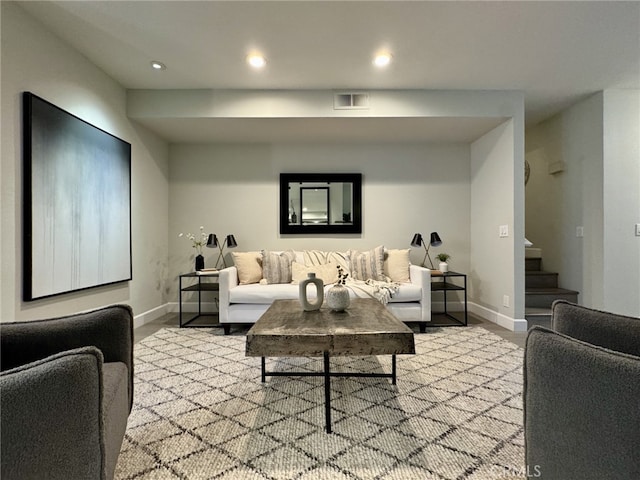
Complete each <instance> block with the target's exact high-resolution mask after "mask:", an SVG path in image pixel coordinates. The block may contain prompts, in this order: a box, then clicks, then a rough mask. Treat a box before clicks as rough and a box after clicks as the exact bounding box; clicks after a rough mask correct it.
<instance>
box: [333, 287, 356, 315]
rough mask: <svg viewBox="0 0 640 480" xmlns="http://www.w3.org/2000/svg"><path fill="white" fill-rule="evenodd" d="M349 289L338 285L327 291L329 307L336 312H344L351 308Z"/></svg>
mask: <svg viewBox="0 0 640 480" xmlns="http://www.w3.org/2000/svg"><path fill="white" fill-rule="evenodd" d="M350 303H351V299H350V298H349V289H348V288H347V287H345V286H344V285H341V284H339V283H337V284H336V285H334V286H333V287H331V288H330V289H329V290H327V306H328V307H329V308H330V309H331V310H333V311H334V312H342V311H344V310H346V309H347V308H348V307H349V304H350Z"/></svg>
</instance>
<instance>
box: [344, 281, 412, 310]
mask: <svg viewBox="0 0 640 480" xmlns="http://www.w3.org/2000/svg"><path fill="white" fill-rule="evenodd" d="M345 287H347V288H348V289H350V290H351V291H352V292H353V293H354V294H355V295H356V297H358V298H375V299H376V300H378V301H379V302H381V303H382V304H384V305H386V304H387V303H388V302H389V300H390V299H391V297H393V295H394V294H395V293H397V292H398V289H399V288H400V284H399V283H397V282H381V281H379V280H372V279H369V280H366V281H363V280H353V279H350V280H347V284H346V285H345Z"/></svg>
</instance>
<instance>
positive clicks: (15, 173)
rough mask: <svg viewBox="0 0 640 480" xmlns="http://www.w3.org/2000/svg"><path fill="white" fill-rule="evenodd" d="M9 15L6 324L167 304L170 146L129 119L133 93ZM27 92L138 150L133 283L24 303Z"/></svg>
mask: <svg viewBox="0 0 640 480" xmlns="http://www.w3.org/2000/svg"><path fill="white" fill-rule="evenodd" d="M0 8H1V12H2V18H1V21H2V45H1V48H2V52H1V53H2V57H1V58H2V78H1V81H2V92H1V94H2V97H1V102H2V109H1V111H2V112H1V115H2V131H1V135H2V137H1V138H2V141H1V152H2V162H1V166H0V180H1V182H2V202H1V204H2V210H1V222H0V229H1V230H0V232H1V233H0V242H1V243H0V250H1V261H2V265H1V268H0V275H1V282H2V283H1V284H0V320H1V321H3V322H5V321H14V320H30V319H34V318H44V317H50V316H57V315H65V314H68V313H72V312H77V311H80V310H87V309H90V308H95V307H99V306H102V305H107V304H112V303H127V304H130V305H131V306H132V307H133V310H134V312H135V314H140V313H143V312H149V311H152V310H154V309H157V308H158V307H159V306H161V305H164V304H165V303H166V302H167V300H168V296H167V291H166V283H167V257H168V238H167V230H168V226H167V225H168V215H167V212H168V200H169V195H168V183H169V181H168V146H167V143H166V142H165V141H163V140H161V139H160V138H158V137H157V136H156V135H154V134H152V133H150V132H149V131H148V130H146V129H144V128H141V127H140V126H138V125H136V124H135V123H134V122H132V121H130V120H129V119H128V117H127V115H126V91H125V89H124V88H122V87H121V86H120V85H119V84H118V83H117V82H115V81H114V80H113V79H111V78H110V77H109V76H108V75H107V74H105V72H103V71H102V70H100V69H99V68H98V67H97V66H95V65H93V64H92V63H90V62H89V61H88V60H87V59H86V58H85V57H84V56H82V55H81V54H80V53H78V52H77V51H76V50H74V49H72V48H70V47H69V46H68V45H67V44H66V43H65V42H63V41H62V40H60V39H59V38H58V37H56V36H54V35H53V34H51V33H49V32H48V31H47V30H45V29H44V28H43V27H42V25H41V24H40V23H39V22H37V21H35V20H34V19H33V18H32V17H31V16H29V15H28V14H26V13H25V12H24V11H23V10H22V8H21V7H20V6H18V5H16V4H15V3H12V2H1V3H0ZM23 91H31V92H33V93H35V94H36V95H38V96H40V97H42V98H44V99H46V100H48V101H50V102H51V103H54V104H55V105H57V106H59V107H60V108H63V109H65V110H67V111H69V112H71V113H73V114H74V115H76V116H78V117H80V118H82V119H84V120H86V121H88V122H90V123H92V124H94V125H96V126H98V127H99V128H102V129H103V130H106V131H108V132H110V133H112V134H113V135H116V136H118V137H120V138H122V139H123V140H125V141H127V142H129V143H131V146H132V159H131V160H132V161H131V168H132V249H133V280H132V281H130V282H122V283H118V284H115V285H111V286H105V287H97V288H93V289H89V290H84V291H81V292H76V293H72V294H67V295H63V296H59V297H55V298H51V299H43V300H38V301H33V302H23V301H22V136H21V135H22V129H21V118H22V102H21V98H22V97H21V94H22V92H23Z"/></svg>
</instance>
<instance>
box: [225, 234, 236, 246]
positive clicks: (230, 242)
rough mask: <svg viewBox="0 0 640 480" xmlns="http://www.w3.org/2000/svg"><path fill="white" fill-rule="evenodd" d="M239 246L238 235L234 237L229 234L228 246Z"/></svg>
mask: <svg viewBox="0 0 640 480" xmlns="http://www.w3.org/2000/svg"><path fill="white" fill-rule="evenodd" d="M237 246H238V244H237V243H236V237H234V236H233V235H227V247H228V248H234V247H237Z"/></svg>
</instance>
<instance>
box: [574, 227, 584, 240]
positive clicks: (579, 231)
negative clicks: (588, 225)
mask: <svg viewBox="0 0 640 480" xmlns="http://www.w3.org/2000/svg"><path fill="white" fill-rule="evenodd" d="M576 237H578V238H582V237H584V227H576Z"/></svg>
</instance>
